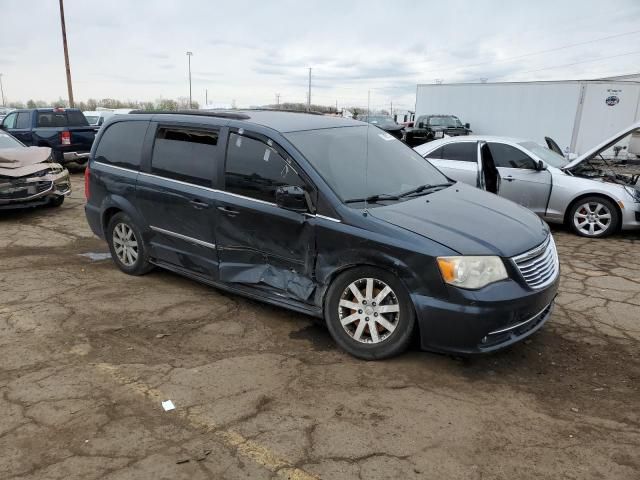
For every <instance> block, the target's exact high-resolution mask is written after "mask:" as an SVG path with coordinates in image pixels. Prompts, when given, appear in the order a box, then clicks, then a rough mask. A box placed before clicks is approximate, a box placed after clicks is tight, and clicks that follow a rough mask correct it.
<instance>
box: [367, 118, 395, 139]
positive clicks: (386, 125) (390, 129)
mask: <svg viewBox="0 0 640 480" xmlns="http://www.w3.org/2000/svg"><path fill="white" fill-rule="evenodd" d="M358 120H361V121H363V122H367V123H370V124H371V125H375V126H376V127H378V128H380V129H382V130H384V131H385V132H387V133H388V134H390V135H393V136H394V137H396V138H397V139H399V140H401V139H402V135H403V132H404V127H403V126H402V125H399V124H398V123H396V121H395V120H394V119H393V118H391V117H390V116H389V115H364V116H362V117H359V118H358Z"/></svg>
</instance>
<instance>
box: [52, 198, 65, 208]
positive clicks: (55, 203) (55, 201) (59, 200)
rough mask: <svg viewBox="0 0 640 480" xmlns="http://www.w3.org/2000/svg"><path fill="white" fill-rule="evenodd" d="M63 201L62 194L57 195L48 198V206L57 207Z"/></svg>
mask: <svg viewBox="0 0 640 480" xmlns="http://www.w3.org/2000/svg"><path fill="white" fill-rule="evenodd" d="M63 203H64V195H58V196H57V197H53V198H52V199H50V200H49V206H50V207H59V206H61V205H62V204H63Z"/></svg>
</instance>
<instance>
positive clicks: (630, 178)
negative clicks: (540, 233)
mask: <svg viewBox="0 0 640 480" xmlns="http://www.w3.org/2000/svg"><path fill="white" fill-rule="evenodd" d="M633 132H640V123H636V124H634V125H632V126H630V127H629V128H627V129H625V130H623V131H622V132H619V133H617V134H616V135H614V136H613V137H611V138H609V139H607V140H605V141H604V142H602V143H601V144H600V145H598V146H596V147H594V148H592V149H591V150H589V151H588V152H586V153H585V154H583V155H581V156H579V157H578V158H576V159H575V160H573V161H571V162H570V161H568V160H566V159H565V158H564V157H563V156H562V155H561V154H560V153H558V151H559V148H558V147H557V145H556V144H555V142H553V140H552V139H550V138H549V139H548V140H547V142H548V144H549V148H547V147H544V146H542V145H540V144H538V143H536V142H533V141H530V140H520V139H515V138H507V137H490V136H469V137H464V138H460V137H457V138H456V137H454V138H445V139H443V140H438V141H435V142H431V143H428V144H425V145H420V146H419V147H416V149H415V150H416V151H417V152H418V153H419V154H420V155H422V156H423V157H425V158H426V159H428V160H429V162H431V163H432V164H433V165H435V166H436V167H438V168H439V169H440V170H441V171H442V172H443V173H444V174H445V175H447V176H448V177H449V178H452V179H454V180H458V181H461V182H464V183H468V184H470V185H473V186H479V187H480V188H483V189H486V190H489V191H493V192H494V193H497V194H498V195H500V196H502V197H505V198H508V199H509V200H512V201H514V202H516V203H519V204H521V205H523V206H525V207H527V208H529V209H531V210H533V211H534V212H535V213H537V214H538V215H539V216H541V217H542V218H544V219H545V220H546V221H548V222H552V223H564V224H566V225H568V226H569V227H570V228H571V229H572V230H573V231H574V232H575V233H577V234H578V235H581V236H585V237H604V236H606V235H609V234H611V233H613V232H615V231H617V230H618V229H620V228H622V229H623V230H629V229H637V228H640V186H639V185H638V179H639V178H640V175H638V174H637V173H636V174H633V173H625V172H626V170H625V169H624V168H622V169H621V168H616V167H615V165H613V164H612V163H610V162H609V161H608V160H606V159H605V158H604V157H603V156H602V154H603V153H604V152H605V151H607V150H610V149H611V148H612V147H613V146H614V145H615V144H616V143H618V142H620V141H621V140H622V139H624V137H626V136H627V135H631V134H632V133H633Z"/></svg>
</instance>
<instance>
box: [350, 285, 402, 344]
mask: <svg viewBox="0 0 640 480" xmlns="http://www.w3.org/2000/svg"><path fill="white" fill-rule="evenodd" d="M338 318H339V319H340V323H341V325H342V328H343V329H344V330H345V331H346V332H347V334H348V335H349V336H350V337H351V338H353V339H354V340H356V341H358V342H361V343H369V344H371V343H380V342H382V341H384V340H385V339H387V338H388V337H389V336H390V335H391V334H392V333H393V332H394V330H395V329H396V327H397V326H398V323H399V321H400V302H399V300H398V297H397V296H396V294H395V292H394V291H393V290H392V289H391V287H389V285H387V284H386V283H384V282H383V281H382V280H378V279H376V278H361V279H359V280H356V281H354V282H352V283H350V284H349V285H348V286H347V288H345V290H344V292H342V295H341V296H340V301H339V302H338Z"/></svg>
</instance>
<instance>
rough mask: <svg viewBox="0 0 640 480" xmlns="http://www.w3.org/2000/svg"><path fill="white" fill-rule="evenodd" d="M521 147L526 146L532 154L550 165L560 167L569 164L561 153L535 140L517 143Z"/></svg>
mask: <svg viewBox="0 0 640 480" xmlns="http://www.w3.org/2000/svg"><path fill="white" fill-rule="evenodd" d="M519 145H520V146H521V147H524V148H526V149H527V150H529V151H530V152H532V153H533V154H535V155H537V156H538V157H540V158H541V159H542V160H543V161H544V162H546V163H548V164H549V165H551V166H552V167H556V168H562V167H564V166H566V165H568V164H569V161H568V160H567V159H566V158H564V157H563V156H562V155H558V154H557V153H556V152H554V151H553V150H550V149H548V148H547V147H543V146H542V145H540V144H539V143H536V142H521V143H520V144H519Z"/></svg>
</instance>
